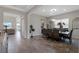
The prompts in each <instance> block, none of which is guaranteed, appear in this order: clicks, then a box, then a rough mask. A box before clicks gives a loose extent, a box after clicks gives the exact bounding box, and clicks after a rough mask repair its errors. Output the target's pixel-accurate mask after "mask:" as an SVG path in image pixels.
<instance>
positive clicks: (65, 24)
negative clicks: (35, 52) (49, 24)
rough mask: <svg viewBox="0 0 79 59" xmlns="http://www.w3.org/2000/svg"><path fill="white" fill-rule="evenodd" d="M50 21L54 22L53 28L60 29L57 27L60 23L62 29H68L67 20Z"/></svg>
mask: <svg viewBox="0 0 79 59" xmlns="http://www.w3.org/2000/svg"><path fill="white" fill-rule="evenodd" d="M52 21H53V22H54V27H55V28H59V27H60V26H59V25H58V23H62V25H63V28H68V27H69V19H52ZM63 23H64V24H63Z"/></svg>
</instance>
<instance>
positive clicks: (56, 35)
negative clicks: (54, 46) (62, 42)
mask: <svg viewBox="0 0 79 59" xmlns="http://www.w3.org/2000/svg"><path fill="white" fill-rule="evenodd" d="M52 34H53V38H57V39H58V38H59V31H58V30H54V31H53V33H52Z"/></svg>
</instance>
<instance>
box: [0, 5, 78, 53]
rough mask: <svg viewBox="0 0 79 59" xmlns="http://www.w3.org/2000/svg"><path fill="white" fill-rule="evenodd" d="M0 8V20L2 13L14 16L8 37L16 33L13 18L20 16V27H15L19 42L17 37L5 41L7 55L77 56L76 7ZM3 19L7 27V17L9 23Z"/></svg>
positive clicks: (18, 6) (0, 26)
mask: <svg viewBox="0 0 79 59" xmlns="http://www.w3.org/2000/svg"><path fill="white" fill-rule="evenodd" d="M0 8H2V9H1V10H0V11H1V13H0V15H1V16H2V15H3V13H4V11H7V12H9V13H12V14H15V16H14V18H12V19H13V20H14V21H12V22H14V23H13V29H12V30H8V31H9V34H12V35H13V33H15V30H14V29H16V27H15V26H16V24H15V23H16V21H15V18H16V15H21V16H20V17H19V18H20V19H21V20H20V23H21V25H20V26H18V27H20V29H19V28H18V30H20V32H21V38H19V37H18V36H17V35H16V36H9V37H8V47H7V48H8V52H9V53H14V52H15V53H21V52H22V53H34V52H38V53H47V52H48V53H55V52H60V53H72V52H73V53H78V52H79V26H78V25H79V6H78V5H77V6H76V5H75V6H74V5H67V6H66V5H13V6H1V7H0ZM3 9H4V10H3ZM8 10H9V11H8ZM6 14H7V15H8V13H4V15H6ZM12 14H9V15H10V16H11V15H12ZM2 17H3V16H2ZM12 17H13V16H12ZM4 19H7V20H8V23H9V26H11V24H10V22H11V19H10V17H9V19H10V21H9V19H8V17H5V18H4ZM16 20H17V19H16ZM0 22H1V23H0V28H1V30H3V29H2V28H3V25H2V22H3V18H1V20H0ZM5 22H6V21H5ZM17 23H18V22H17ZM18 25H19V24H18ZM14 35H15V34H14ZM19 39H20V40H19Z"/></svg>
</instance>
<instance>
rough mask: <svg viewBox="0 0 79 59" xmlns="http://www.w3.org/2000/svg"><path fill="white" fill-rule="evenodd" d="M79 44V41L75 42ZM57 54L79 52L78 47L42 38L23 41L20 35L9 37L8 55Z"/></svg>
mask: <svg viewBox="0 0 79 59" xmlns="http://www.w3.org/2000/svg"><path fill="white" fill-rule="evenodd" d="M74 42H75V43H78V42H79V40H78V41H74ZM55 52H60V53H63V52H72V53H73V52H79V48H78V46H77V47H76V46H74V44H72V45H69V44H66V43H63V42H56V41H51V40H47V39H46V38H42V37H39V36H37V37H34V38H32V39H22V38H21V36H20V33H19V32H17V33H16V35H9V39H8V53H55Z"/></svg>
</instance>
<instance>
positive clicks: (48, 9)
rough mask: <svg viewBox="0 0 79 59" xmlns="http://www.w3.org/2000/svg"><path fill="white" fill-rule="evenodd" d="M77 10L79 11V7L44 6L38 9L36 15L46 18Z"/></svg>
mask: <svg viewBox="0 0 79 59" xmlns="http://www.w3.org/2000/svg"><path fill="white" fill-rule="evenodd" d="M52 9H53V10H52ZM75 10H79V6H78V5H73V6H72V5H43V6H39V7H38V8H36V10H35V12H34V13H35V14H38V15H42V16H45V17H49V16H54V15H59V14H63V13H67V12H71V11H75Z"/></svg>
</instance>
